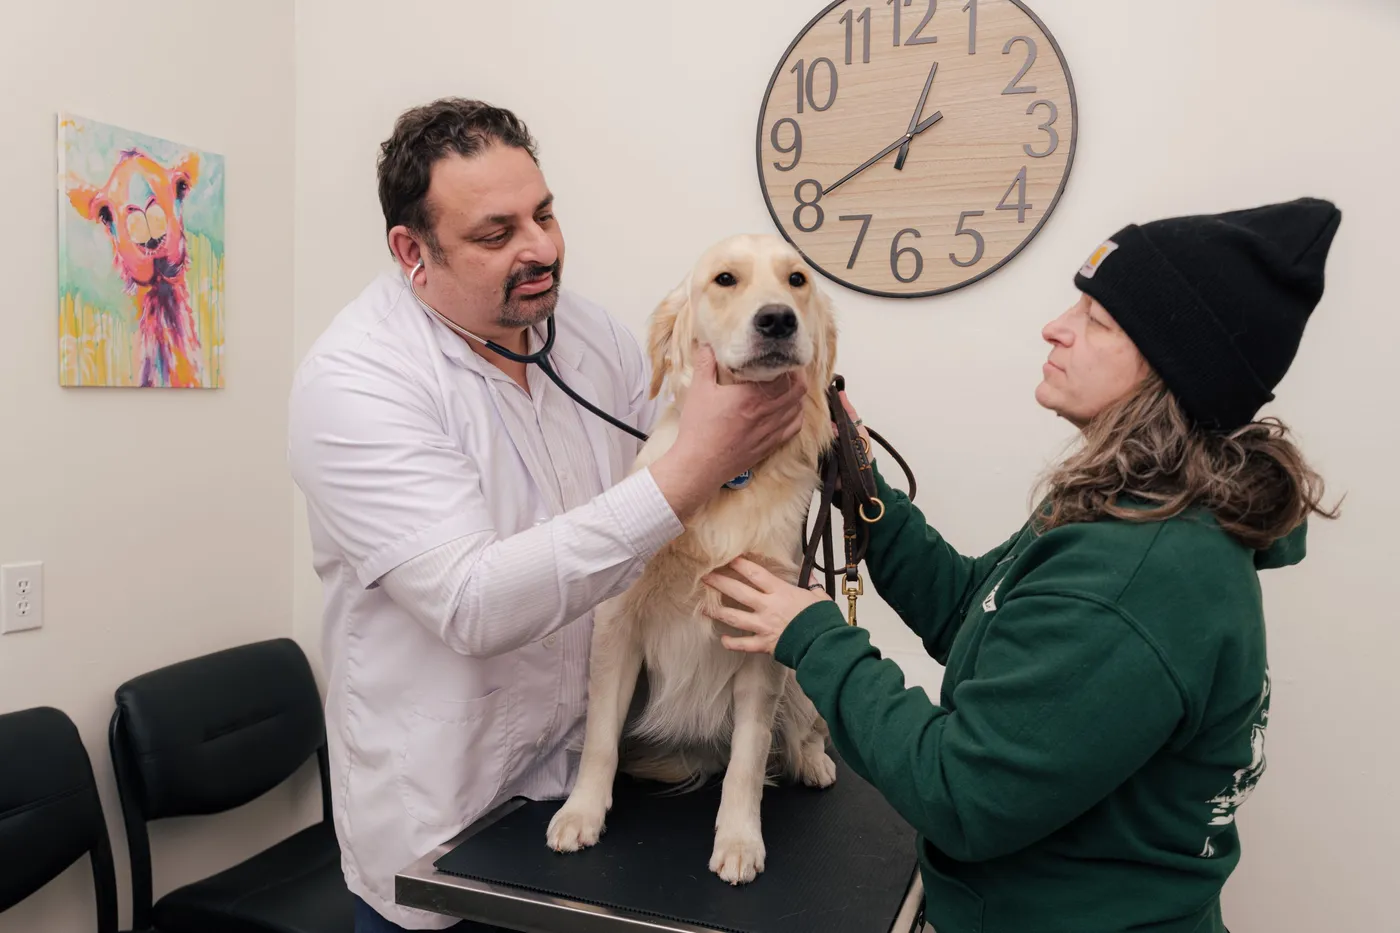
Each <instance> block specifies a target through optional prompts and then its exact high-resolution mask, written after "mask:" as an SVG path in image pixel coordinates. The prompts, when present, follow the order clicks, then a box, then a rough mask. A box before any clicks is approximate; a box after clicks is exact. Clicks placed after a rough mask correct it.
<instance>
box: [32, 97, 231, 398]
mask: <svg viewBox="0 0 1400 933" xmlns="http://www.w3.org/2000/svg"><path fill="white" fill-rule="evenodd" d="M58 157H59V187H60V190H59V197H58V211H59V222H58V240H59V243H58V301H59V308H58V313H59V328H58V333H59V381H60V383H61V384H62V385H65V386H140V387H171V388H206V389H211V388H222V387H223V384H224V372H223V353H224V159H223V156H220V155H216V154H214V153H210V152H204V151H201V150H197V149H192V148H190V147H187V146H181V145H178V144H176V143H173V142H170V141H167V140H164V139H157V138H155V137H151V136H146V135H144V134H141V133H136V132H133V131H131V130H125V129H122V128H120V127H116V126H110V125H108V124H105V123H97V122H94V121H92V120H87V119H84V118H82V117H76V116H72V115H69V114H60V115H59V120H58Z"/></svg>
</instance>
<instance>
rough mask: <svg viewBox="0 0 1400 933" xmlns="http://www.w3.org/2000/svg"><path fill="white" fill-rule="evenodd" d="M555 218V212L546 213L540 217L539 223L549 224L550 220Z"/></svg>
mask: <svg viewBox="0 0 1400 933" xmlns="http://www.w3.org/2000/svg"><path fill="white" fill-rule="evenodd" d="M553 219H554V215H553V214H544V215H542V216H541V217H540V218H539V219H538V221H537V223H542V224H547V223H549V222H550V221H551V220H553Z"/></svg>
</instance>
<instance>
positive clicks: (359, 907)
mask: <svg viewBox="0 0 1400 933" xmlns="http://www.w3.org/2000/svg"><path fill="white" fill-rule="evenodd" d="M447 929H449V930H451V931H453V933H509V931H508V930H506V929H505V928H504V927H497V926H491V925H490V924H486V923H477V922H475V921H474V920H463V921H462V922H460V923H457V924H455V925H453V926H450V927H448V928H447ZM355 933H404V927H401V926H399V925H398V924H397V923H390V922H389V921H388V920H385V919H384V918H383V917H382V916H380V915H379V913H378V911H376V910H375V909H374V908H373V907H371V906H369V905H368V904H366V903H365V902H364V901H363V900H361V899H360V898H359V897H356V898H355Z"/></svg>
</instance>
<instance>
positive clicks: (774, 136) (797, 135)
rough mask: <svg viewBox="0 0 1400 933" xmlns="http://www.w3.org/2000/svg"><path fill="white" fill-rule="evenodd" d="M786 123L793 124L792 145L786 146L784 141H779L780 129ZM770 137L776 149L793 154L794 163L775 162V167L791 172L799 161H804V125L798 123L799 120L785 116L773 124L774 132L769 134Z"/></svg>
mask: <svg viewBox="0 0 1400 933" xmlns="http://www.w3.org/2000/svg"><path fill="white" fill-rule="evenodd" d="M784 123H791V124H792V145H791V146H788V147H786V148H784V147H783V144H782V143H780V142H778V130H779V129H780V128H781V127H782V125H783V124H784ZM769 139H770V141H771V142H772V143H773V149H774V151H776V152H780V153H782V154H783V155H787V154H788V153H789V152H791V153H792V154H793V156H792V163H791V164H790V165H781V164H779V163H777V162H774V163H773V167H774V168H775V169H777V170H778V171H780V172H790V171H792V170H793V169H795V168H797V163H798V162H801V161H802V127H801V126H799V125H798V123H797V121H796V120H794V119H793V118H792V117H783V118H782V119H781V120H779V121H778V122H777V123H774V124H773V132H772V133H770V134H769Z"/></svg>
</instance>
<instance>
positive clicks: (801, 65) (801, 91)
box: [788, 57, 837, 113]
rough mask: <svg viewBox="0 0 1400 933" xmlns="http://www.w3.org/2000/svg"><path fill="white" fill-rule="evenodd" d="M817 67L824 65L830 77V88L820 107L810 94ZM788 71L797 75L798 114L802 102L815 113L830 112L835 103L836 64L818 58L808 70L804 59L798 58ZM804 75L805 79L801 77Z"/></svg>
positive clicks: (829, 60) (813, 95)
mask: <svg viewBox="0 0 1400 933" xmlns="http://www.w3.org/2000/svg"><path fill="white" fill-rule="evenodd" d="M818 65H826V70H827V73H828V74H829V75H831V87H830V89H829V90H828V91H827V95H826V103H825V104H822V105H821V106H818V105H817V98H816V95H815V94H813V93H812V91H813V88H812V79H813V78H815V77H816V76H817V66H818ZM788 71H789V72H795V73H796V74H797V112H798V113H801V112H802V103H803V101H804V100H805V101H806V102H807V105H808V106H810V107H811V108H812V109H813V110H816V111H817V112H821V111H823V110H830V109H831V105H832V104H834V103H836V83H837V82H836V63H835V62H833V61H832V60H831V59H829V58H825V57H823V58H819V59H817V60H816V61H814V62H812V67H810V68H808V67H807V61H806V59H802V58H799V59H798V60H797V64H796V65H793V66H792V67H791V68H789V69H788ZM804 74H805V76H806V77H805V79H804V77H803V76H804Z"/></svg>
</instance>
